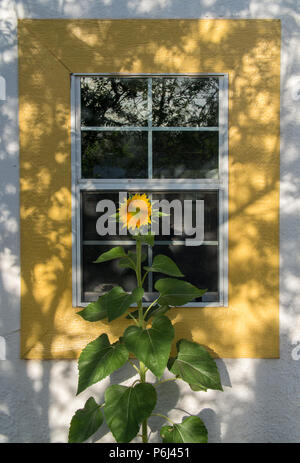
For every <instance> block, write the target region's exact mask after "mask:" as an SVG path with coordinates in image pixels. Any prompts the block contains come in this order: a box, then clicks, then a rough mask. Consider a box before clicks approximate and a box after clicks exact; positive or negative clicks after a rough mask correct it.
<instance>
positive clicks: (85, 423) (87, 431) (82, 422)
mask: <svg viewBox="0 0 300 463" xmlns="http://www.w3.org/2000/svg"><path fill="white" fill-rule="evenodd" d="M102 423H103V415H102V412H101V410H100V407H99V405H98V404H97V403H96V401H95V399H94V397H90V398H89V399H88V400H87V401H86V403H85V406H84V408H80V409H79V410H77V412H76V413H75V415H74V416H73V418H72V420H71V424H70V429H69V439H68V442H69V443H78V442H84V441H86V440H87V439H88V438H89V437H90V436H92V435H93V434H94V433H95V432H96V431H97V429H99V428H100V426H101V424H102Z"/></svg>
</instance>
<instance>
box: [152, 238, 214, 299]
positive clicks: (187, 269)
mask: <svg viewBox="0 0 300 463" xmlns="http://www.w3.org/2000/svg"><path fill="white" fill-rule="evenodd" d="M218 250H219V248H218V246H206V245H201V246H192V247H191V246H184V245H183V246H174V245H173V246H172V245H169V246H155V247H154V249H153V257H154V256H156V255H157V254H164V255H166V256H168V257H170V258H171V259H173V260H174V262H176V263H177V265H178V267H179V268H180V270H181V271H182V273H183V274H184V280H185V281H188V282H189V283H192V284H193V285H195V286H197V287H198V288H200V289H207V290H208V291H207V292H208V293H212V294H206V295H204V297H203V298H198V299H197V300H196V301H197V302H201V301H204V300H210V301H213V302H218V300H219V295H218V286H219V284H218ZM163 277H164V276H163V275H162V274H159V273H153V284H154V283H155V281H157V280H159V279H160V278H163Z"/></svg>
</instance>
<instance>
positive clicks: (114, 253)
mask: <svg viewBox="0 0 300 463" xmlns="http://www.w3.org/2000/svg"><path fill="white" fill-rule="evenodd" d="M125 256H126V252H125V251H124V249H123V248H122V246H116V247H115V248H112V249H110V250H109V251H106V252H103V253H102V254H100V256H99V257H98V259H96V260H95V261H94V263H95V264H101V263H102V262H107V261H109V260H113V259H120V258H121V257H125Z"/></svg>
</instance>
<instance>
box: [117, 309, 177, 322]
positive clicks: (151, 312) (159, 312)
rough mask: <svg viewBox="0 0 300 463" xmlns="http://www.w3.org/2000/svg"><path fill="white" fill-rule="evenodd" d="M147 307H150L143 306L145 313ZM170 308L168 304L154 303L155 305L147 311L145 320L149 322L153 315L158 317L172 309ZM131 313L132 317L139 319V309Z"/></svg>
mask: <svg viewBox="0 0 300 463" xmlns="http://www.w3.org/2000/svg"><path fill="white" fill-rule="evenodd" d="M147 309H148V308H147V307H143V314H145V312H146V311H147ZM170 309H171V307H169V306H168V305H154V306H153V307H151V309H150V310H149V312H147V315H146V317H145V321H146V322H147V321H148V320H150V318H151V317H158V316H159V315H163V314H165V313H166V312H168V310H170ZM130 315H131V317H133V318H136V319H138V318H139V311H138V310H135V311H134V312H131V313H130ZM131 317H130V316H129V315H127V317H126V318H128V319H130V318H131Z"/></svg>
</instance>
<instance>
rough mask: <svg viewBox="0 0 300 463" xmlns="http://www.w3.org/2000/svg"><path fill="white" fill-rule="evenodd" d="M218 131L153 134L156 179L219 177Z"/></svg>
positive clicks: (154, 174)
mask: <svg viewBox="0 0 300 463" xmlns="http://www.w3.org/2000/svg"><path fill="white" fill-rule="evenodd" d="M218 151H219V134H218V132H180V131H175V132H153V177H154V178H217V177H218Z"/></svg>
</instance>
